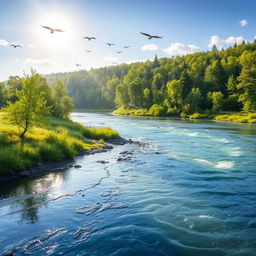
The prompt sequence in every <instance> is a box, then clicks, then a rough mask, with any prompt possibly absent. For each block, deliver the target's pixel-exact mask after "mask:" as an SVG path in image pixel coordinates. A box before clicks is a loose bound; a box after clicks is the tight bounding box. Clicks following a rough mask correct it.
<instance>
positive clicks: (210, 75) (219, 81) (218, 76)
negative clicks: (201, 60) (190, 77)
mask: <svg viewBox="0 0 256 256" xmlns="http://www.w3.org/2000/svg"><path fill="white" fill-rule="evenodd" d="M205 81H206V82H208V83H209V84H210V86H211V89H210V90H212V91H221V92H222V93H225V91H226V89H225V84H226V80H225V73H224V70H223V67H222V66H221V63H220V60H215V61H213V63H212V64H211V65H209V66H208V67H207V68H206V70H205Z"/></svg>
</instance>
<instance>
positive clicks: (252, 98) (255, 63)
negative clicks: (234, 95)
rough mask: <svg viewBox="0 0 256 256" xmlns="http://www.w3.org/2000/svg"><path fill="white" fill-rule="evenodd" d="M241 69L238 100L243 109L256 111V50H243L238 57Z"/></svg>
mask: <svg viewBox="0 0 256 256" xmlns="http://www.w3.org/2000/svg"><path fill="white" fill-rule="evenodd" d="M240 63H241V65H242V71H241V74H240V76H239V77H238V81H239V84H238V88H239V89H241V90H242V91H243V93H242V94H241V95H240V97H239V100H240V101H241V102H242V103H243V109H244V111H252V112H255V111H256V52H255V51H254V52H248V51H246V52H244V53H243V54H242V55H241V57H240Z"/></svg>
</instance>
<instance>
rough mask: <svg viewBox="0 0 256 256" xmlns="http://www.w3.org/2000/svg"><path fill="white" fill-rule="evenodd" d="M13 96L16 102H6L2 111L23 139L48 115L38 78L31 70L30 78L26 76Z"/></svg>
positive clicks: (48, 111) (48, 110)
mask: <svg viewBox="0 0 256 256" xmlns="http://www.w3.org/2000/svg"><path fill="white" fill-rule="evenodd" d="M15 96H16V97H17V100H16V101H15V102H14V103H12V102H11V101H8V103H7V106H6V107H5V108H4V109H3V110H4V112H5V113H6V116H7V119H8V120H9V121H10V123H12V124H14V125H16V126H17V127H18V129H19V135H20V137H21V138H24V136H25V134H26V133H27V131H28V130H29V129H31V128H32V127H33V126H34V124H35V123H36V122H38V121H40V120H42V118H44V117H45V116H46V115H48V114H49V113H50V108H49V107H47V106H46V100H45V98H44V93H43V92H42V91H40V76H39V75H38V74H36V73H35V71H33V70H32V73H31V75H30V76H28V75H26V77H25V78H23V79H22V80H21V89H20V90H17V91H16V94H15Z"/></svg>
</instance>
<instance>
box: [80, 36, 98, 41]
mask: <svg viewBox="0 0 256 256" xmlns="http://www.w3.org/2000/svg"><path fill="white" fill-rule="evenodd" d="M83 39H87V40H88V41H90V40H96V37H94V36H92V37H89V36H85V37H83Z"/></svg>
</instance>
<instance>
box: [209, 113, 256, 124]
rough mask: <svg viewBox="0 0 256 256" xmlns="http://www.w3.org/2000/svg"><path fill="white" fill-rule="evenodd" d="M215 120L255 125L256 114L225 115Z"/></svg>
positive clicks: (216, 117)
mask: <svg viewBox="0 0 256 256" xmlns="http://www.w3.org/2000/svg"><path fill="white" fill-rule="evenodd" d="M214 119H215V120H221V121H231V122H238V123H256V114H255V113H248V114H245V113H235V114H226V115H217V116H215V118H214Z"/></svg>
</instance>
